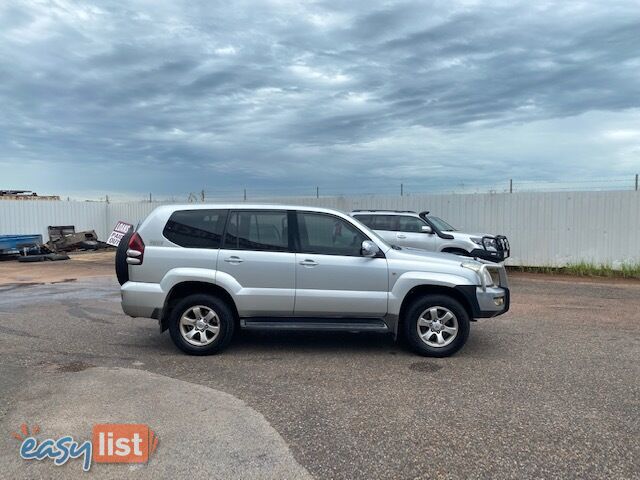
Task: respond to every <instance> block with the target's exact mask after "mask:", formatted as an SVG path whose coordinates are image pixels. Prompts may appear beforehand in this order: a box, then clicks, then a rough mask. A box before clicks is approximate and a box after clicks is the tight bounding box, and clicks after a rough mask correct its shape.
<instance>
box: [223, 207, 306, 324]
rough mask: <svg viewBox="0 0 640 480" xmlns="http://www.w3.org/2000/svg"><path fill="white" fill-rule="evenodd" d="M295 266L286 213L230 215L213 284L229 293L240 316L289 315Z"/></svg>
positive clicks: (266, 211)
mask: <svg viewBox="0 0 640 480" xmlns="http://www.w3.org/2000/svg"><path fill="white" fill-rule="evenodd" d="M295 261H296V256H295V253H293V252H292V251H291V250H290V248H289V238H288V220H287V211H286V210H237V211H232V212H230V214H229V220H228V222H227V228H226V234H225V236H224V243H223V245H222V249H221V250H220V254H219V255H218V267H217V270H218V273H217V275H216V282H217V283H219V284H221V285H224V286H225V287H226V288H228V289H230V290H232V291H233V292H234V297H235V301H236V306H237V308H238V313H239V314H240V316H241V317H251V316H291V315H292V314H293V302H294V297H295V275H296V271H295V266H296V263H295Z"/></svg>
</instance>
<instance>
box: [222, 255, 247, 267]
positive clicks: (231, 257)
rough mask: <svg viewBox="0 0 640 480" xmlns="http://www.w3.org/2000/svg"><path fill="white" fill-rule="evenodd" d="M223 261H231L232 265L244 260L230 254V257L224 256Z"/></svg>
mask: <svg viewBox="0 0 640 480" xmlns="http://www.w3.org/2000/svg"><path fill="white" fill-rule="evenodd" d="M224 261H225V262H227V263H233V264H234V265H237V264H239V263H242V262H244V260H242V259H241V258H240V257H238V256H236V255H231V256H230V257H228V258H225V259H224Z"/></svg>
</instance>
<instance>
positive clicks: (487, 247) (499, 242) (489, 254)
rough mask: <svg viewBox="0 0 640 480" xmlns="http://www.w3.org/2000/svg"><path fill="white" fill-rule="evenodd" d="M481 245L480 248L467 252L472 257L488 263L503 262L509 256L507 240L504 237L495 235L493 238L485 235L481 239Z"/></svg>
mask: <svg viewBox="0 0 640 480" xmlns="http://www.w3.org/2000/svg"><path fill="white" fill-rule="evenodd" d="M491 242H492V243H493V245H492V244H491ZM481 243H482V245H481V247H482V248H474V249H473V250H471V251H470V252H469V254H470V255H471V256H472V257H476V258H481V259H482V260H489V261H490V262H503V261H504V260H505V259H507V258H509V256H510V255H511V246H510V245H509V240H508V239H507V237H505V236H504V235H496V236H495V237H492V236H489V235H485V236H484V237H482V242H481Z"/></svg>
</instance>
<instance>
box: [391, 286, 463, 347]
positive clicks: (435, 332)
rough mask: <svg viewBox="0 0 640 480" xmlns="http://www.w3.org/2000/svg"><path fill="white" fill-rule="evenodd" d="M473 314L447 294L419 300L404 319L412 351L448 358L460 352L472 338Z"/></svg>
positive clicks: (428, 296) (406, 334)
mask: <svg viewBox="0 0 640 480" xmlns="http://www.w3.org/2000/svg"><path fill="white" fill-rule="evenodd" d="M469 326H470V321H469V314H468V313H467V311H466V310H465V308H464V307H463V306H462V305H461V304H460V302H458V301H457V300H456V299H454V298H452V297H449V296H447V295H425V296H423V297H420V298H418V299H417V300H415V301H414V302H413V303H412V304H411V306H410V307H409V309H408V310H407V312H406V315H405V318H404V333H405V337H406V339H407V341H408V342H409V345H410V346H411V348H412V349H413V350H414V351H415V352H416V353H418V354H420V355H424V356H428V357H447V356H449V355H453V354H454V353H456V352H457V351H458V350H460V349H461V348H462V347H463V345H464V344H465V343H466V341H467V338H468V337H469Z"/></svg>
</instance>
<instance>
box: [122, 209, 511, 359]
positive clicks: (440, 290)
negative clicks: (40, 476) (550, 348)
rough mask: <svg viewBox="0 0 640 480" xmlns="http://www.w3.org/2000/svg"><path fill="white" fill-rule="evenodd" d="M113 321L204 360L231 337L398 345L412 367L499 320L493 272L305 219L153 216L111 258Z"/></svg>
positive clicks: (236, 213)
mask: <svg viewBox="0 0 640 480" xmlns="http://www.w3.org/2000/svg"><path fill="white" fill-rule="evenodd" d="M116 271H117V274H118V280H119V281H120V284H121V285H122V287H121V295H122V309H123V310H124V312H125V313H126V314H128V315H130V316H132V317H149V318H154V319H157V320H159V322H160V327H161V331H164V330H166V329H168V330H169V332H170V334H171V338H172V339H173V341H174V343H175V344H176V346H177V347H178V348H180V349H181V350H183V351H185V352H187V353H189V354H195V355H204V354H210V353H215V352H218V351H220V350H221V349H222V348H224V347H225V346H226V345H227V344H228V343H229V341H230V340H231V337H232V336H233V333H234V331H236V330H237V329H239V328H240V329H256V330H257V329H261V330H338V331H349V332H351V331H367V332H389V333H392V334H393V335H394V336H397V335H398V334H402V335H403V336H404V337H406V338H407V340H408V342H409V344H410V345H411V346H412V347H413V349H414V350H415V351H416V352H417V353H419V354H422V355H429V356H436V357H443V356H447V355H451V354H453V353H454V352H456V351H457V350H459V349H460V348H461V347H462V346H463V345H464V343H465V342H466V340H467V336H468V335H469V324H470V321H472V320H473V319H474V318H480V317H494V316H496V315H500V314H502V313H505V312H506V311H507V310H508V308H509V288H508V283H507V275H506V272H505V269H504V267H503V266H501V265H498V264H490V263H488V262H480V261H475V260H472V259H461V258H460V257H456V256H453V255H444V254H434V253H428V252H425V251H421V250H415V249H411V248H405V247H397V246H391V245H389V244H388V243H387V242H385V241H384V240H383V239H382V238H380V237H379V236H378V235H377V234H375V233H374V232H373V231H371V230H369V229H368V228H367V227H366V226H365V225H363V224H362V223H360V222H358V221H357V220H355V219H353V218H351V217H349V216H348V215H345V214H342V213H339V212H337V211H333V210H327V209H322V208H312V207H287V206H278V205H273V206H271V205H269V206H266V205H246V204H238V205H197V206H194V205H184V206H162V207H158V208H156V209H155V210H154V211H153V212H152V213H151V214H150V215H149V216H148V217H147V219H146V220H144V221H143V222H142V224H141V225H140V226H139V228H138V229H137V231H135V232H132V233H129V234H128V235H127V236H125V237H124V238H123V240H122V242H121V244H120V247H119V248H118V253H117V255H116Z"/></svg>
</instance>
